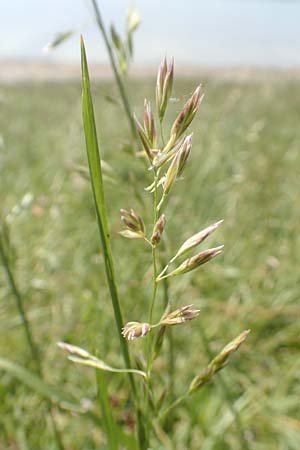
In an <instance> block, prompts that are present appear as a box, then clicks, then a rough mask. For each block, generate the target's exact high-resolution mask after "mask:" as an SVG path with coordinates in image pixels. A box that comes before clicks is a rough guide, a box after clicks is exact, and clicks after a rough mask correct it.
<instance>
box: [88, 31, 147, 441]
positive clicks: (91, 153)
mask: <svg viewBox="0 0 300 450" xmlns="http://www.w3.org/2000/svg"><path fill="white" fill-rule="evenodd" d="M81 67H82V115H83V125H84V132H85V140H86V149H87V157H88V164H89V171H90V176H91V185H92V191H93V196H94V203H95V209H96V216H97V222H98V229H99V233H100V239H101V244H102V250H103V255H104V263H105V271H106V277H107V282H108V287H109V292H110V296H111V301H112V305H113V310H114V317H115V323H116V327H117V334H118V336H119V341H120V347H121V352H122V355H123V359H124V363H125V366H126V368H127V369H130V368H131V361H130V356H129V351H128V345H127V341H126V340H125V339H124V338H123V336H122V335H121V330H122V327H123V324H124V322H123V317H122V312H121V307H120V301H119V295H118V290H117V285H116V279H115V273H114V265H113V257H112V252H111V245H110V233H109V228H108V221H107V211H106V204H105V198H104V189H103V182H102V169H101V159H100V151H99V145H98V139H97V131H96V123H95V116H94V108H93V101H92V96H91V91H90V79H89V71H88V65H87V59H86V52H85V47H84V43H83V39H82V38H81ZM128 377H129V382H130V386H131V390H132V393H133V397H134V400H135V406H136V415H137V424H138V435H139V443H140V448H141V449H144V448H146V447H145V446H144V439H145V438H144V427H143V424H142V417H141V413H140V411H139V409H138V407H137V403H136V402H137V395H138V393H137V389H136V385H135V381H134V378H133V375H132V373H128Z"/></svg>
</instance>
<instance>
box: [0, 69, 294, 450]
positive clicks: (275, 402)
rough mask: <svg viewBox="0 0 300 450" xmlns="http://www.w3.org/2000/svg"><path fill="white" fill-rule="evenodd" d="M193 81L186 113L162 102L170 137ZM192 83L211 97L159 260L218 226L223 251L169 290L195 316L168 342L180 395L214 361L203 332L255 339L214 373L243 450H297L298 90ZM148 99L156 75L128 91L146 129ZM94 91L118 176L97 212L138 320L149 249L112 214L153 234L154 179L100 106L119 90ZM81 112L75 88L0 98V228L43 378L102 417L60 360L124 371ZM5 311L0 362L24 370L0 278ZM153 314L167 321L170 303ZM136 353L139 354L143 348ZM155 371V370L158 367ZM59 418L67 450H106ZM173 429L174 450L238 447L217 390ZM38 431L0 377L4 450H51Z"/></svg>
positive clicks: (113, 385)
mask: <svg viewBox="0 0 300 450" xmlns="http://www.w3.org/2000/svg"><path fill="white" fill-rule="evenodd" d="M198 81H199V80H194V79H188V78H185V79H178V78H177V81H176V82H175V85H174V97H176V98H178V99H179V101H178V102H173V103H170V106H169V111H168V114H167V120H169V124H170V125H171V123H172V120H173V119H174V117H175V116H176V113H177V112H178V111H179V109H180V107H181V105H182V104H183V103H184V101H185V100H186V98H187V97H188V95H189V94H190V93H191V92H192V89H193V87H194V86H195V83H197V82H198ZM201 81H202V82H203V88H204V91H205V93H206V96H205V100H204V102H203V104H202V106H201V108H200V111H199V113H198V116H197V117H196V119H195V123H194V127H193V130H194V146H193V150H192V155H191V160H190V164H189V165H188V166H187V168H186V171H185V174H184V178H185V180H184V182H178V183H177V185H176V187H175V189H174V193H173V195H172V197H171V198H170V201H169V203H168V206H167V211H166V215H167V219H168V225H167V230H166V242H167V250H166V251H167V254H168V256H170V255H173V254H174V251H175V250H176V249H177V247H178V244H179V243H181V242H183V240H184V239H185V238H186V237H188V236H190V235H191V234H193V233H195V232H197V231H198V230H199V229H201V228H204V227H205V226H206V225H208V224H210V223H212V222H214V221H216V220H219V219H221V218H223V219H224V224H223V225H222V227H221V228H220V229H219V230H218V232H217V233H216V235H214V236H212V237H210V244H220V243H224V244H225V249H224V251H223V254H222V255H221V256H220V257H218V258H217V259H216V260H214V261H213V262H212V263H210V264H209V265H207V266H205V267H203V268H202V269H200V270H198V271H196V272H192V273H191V274H187V275H185V276H184V277H180V278H179V279H174V281H173V280H172V283H170V295H171V300H172V302H173V304H174V305H178V306H180V305H182V304H189V303H193V304H194V305H195V306H197V307H199V308H200V309H201V313H200V316H199V317H198V319H196V320H195V321H193V322H191V323H190V324H188V325H187V326H183V327H178V329H176V330H175V332H174V333H173V335H174V339H175V342H176V354H175V356H176V367H177V371H176V373H175V374H174V389H175V391H176V393H178V394H180V393H183V391H184V390H185V388H186V386H187V385H188V383H189V382H190V381H191V379H192V377H193V376H194V375H195V374H196V373H197V372H198V371H199V369H201V368H202V367H204V366H205V365H206V363H207V357H206V353H205V349H204V348H203V345H202V340H201V335H200V334H201V333H200V329H199V327H198V325H199V324H201V327H202V328H203V329H204V330H205V333H206V335H207V338H208V339H209V341H210V342H211V348H212V351H213V352H215V353H216V352H217V351H218V350H219V349H220V348H221V347H222V346H223V345H224V344H225V343H227V342H229V341H230V340H231V339H232V338H233V337H234V336H236V335H237V334H239V332H240V331H242V330H243V329H245V328H251V330H252V333H251V335H250V337H249V339H248V340H247V343H246V344H245V345H244V346H243V347H242V349H241V350H240V351H239V352H238V354H237V355H235V357H234V358H232V360H231V363H230V365H229V367H228V368H227V369H225V371H224V372H223V375H224V378H225V379H226V381H227V384H228V386H229V387H230V393H231V394H230V395H231V402H232V404H234V406H235V408H236V409H237V410H238V411H239V412H240V415H241V418H242V422H243V426H244V429H245V436H246V438H247V440H248V442H249V446H250V448H251V449H253V450H254V449H255V450H260V449H261V450H271V449H272V450H273V449H274V450H278V449H280V450H299V445H300V414H299V395H300V388H299V369H300V360H299V357H298V356H299V349H300V344H299V320H298V318H299V282H300V279H299V278H300V275H299V270H298V264H299V255H298V253H299V251H298V249H299V248H300V247H299V244H300V242H299V239H300V238H299V236H300V234H299V201H298V199H299V188H298V186H299V180H298V179H299V167H300V153H299V144H300V131H299V103H300V88H299V82H298V81H297V79H294V80H293V79H292V78H290V77H288V76H285V75H282V76H281V77H277V78H275V79H274V78H271V79H267V78H264V77H262V78H259V77H257V78H255V79H251V80H250V79H249V80H243V81H242V80H239V79H235V80H227V81H226V80H222V79H221V78H218V77H215V76H211V77H207V78H204V79H201ZM153 86H154V74H153V78H150V77H149V79H145V80H140V81H136V80H135V81H134V82H132V83H130V85H129V93H130V97H131V99H132V103H133V108H134V111H135V112H136V113H137V114H138V115H139V116H141V114H142V109H141V106H142V103H143V102H142V100H143V98H144V97H147V98H150V100H152V103H154V98H153V93H154V89H153ZM93 91H94V92H93V94H94V101H95V107H96V118H97V123H98V132H99V139H100V144H101V147H102V154H103V157H104V160H105V162H106V163H107V164H109V166H110V168H111V170H108V171H107V172H106V175H107V177H106V198H107V203H108V208H109V220H110V225H111V230H112V240H113V252H114V257H115V265H116V273H117V278H118V282H119V286H120V297H121V301H122V308H123V313H124V318H125V320H141V321H143V320H145V319H146V311H147V308H148V303H149V295H150V294H149V293H150V289H148V288H149V287H150V282H151V273H150V272H149V270H150V264H151V261H150V259H149V255H148V252H147V251H146V249H145V248H144V246H143V243H141V242H136V241H127V240H125V239H123V238H122V237H120V236H118V234H117V233H118V231H119V229H120V222H119V209H120V208H126V209H128V208H131V207H133V208H134V209H135V210H136V211H138V212H140V213H141V214H142V215H143V217H144V220H145V223H146V226H147V223H149V221H150V219H151V207H150V205H151V202H150V198H149V194H147V193H146V192H145V191H144V187H146V186H147V185H148V184H149V181H150V178H149V175H148V173H146V171H145V166H144V164H143V161H142V159H138V158H136V159H134V158H133V157H132V156H131V155H130V154H129V153H128V148H129V147H130V142H129V141H127V139H128V138H127V137H128V128H127V123H126V118H125V117H124V114H123V112H122V111H121V110H120V109H119V107H118V106H117V105H116V104H115V103H113V102H109V101H107V99H105V97H106V95H107V94H109V95H110V96H112V97H115V96H116V95H117V91H116V87H115V86H114V85H113V83H110V82H101V84H100V83H99V84H97V83H96V84H93ZM80 102H81V99H80V85H79V84H78V83H75V82H70V83H61V84H60V83H57V84H55V83H50V82H48V83H35V84H33V83H27V84H22V83H20V84H18V85H4V84H3V85H1V86H0V123H1V130H0V132H1V142H0V144H1V149H0V182H1V188H0V204H1V214H2V216H7V215H9V218H10V219H9V221H10V235H11V242H12V246H13V249H14V270H15V273H16V277H17V282H18V285H19V287H20V290H21V291H22V293H23V295H24V299H25V308H26V310H27V312H28V318H29V321H30V324H31V326H32V330H33V333H34V336H35V340H36V341H37V342H38V344H39V346H40V348H41V349H42V359H43V366H44V376H45V379H46V380H47V381H48V382H50V383H51V384H54V385H57V386H59V387H61V388H62V389H63V390H64V391H65V392H66V393H70V394H72V395H74V396H75V397H76V398H78V399H82V401H83V403H84V405H85V407H86V408H87V409H88V408H89V407H93V408H94V409H95V411H96V412H98V406H97V404H96V400H95V398H96V392H95V383H94V378H95V375H94V372H93V371H91V370H89V369H85V368H82V367H78V366H74V365H73V364H71V363H70V362H68V361H67V360H66V358H65V355H63V354H62V353H61V351H60V350H59V349H58V348H57V346H56V342H57V341H60V340H63V341H68V342H71V343H73V344H75V345H79V346H82V347H84V348H86V349H88V350H90V351H92V352H93V351H97V353H98V354H99V355H100V356H101V357H103V358H104V357H105V358H104V359H105V360H106V361H107V362H109V363H111V364H112V365H122V359H121V355H120V353H119V343H118V338H117V336H116V330H115V326H113V325H112V323H113V318H112V309H111V304H110V299H109V295H108V291H107V287H106V280H105V276H104V270H103V259H102V255H101V251H100V250H99V249H100V244H99V238H98V233H97V225H96V221H95V214H94V206H93V202H92V196H91V191H90V186H89V183H88V182H87V181H86V180H85V178H84V177H83V176H82V175H81V174H80V173H79V171H78V170H77V169H76V165H78V164H80V165H84V166H85V165H86V159H85V148H84V141H83V130H82V121H81V105H80ZM132 180H134V183H132ZM135 190H136V191H138V192H139V193H140V195H141V201H138V200H137V197H136V195H135V192H134V191H135ZM28 193H30V196H32V199H31V201H29V200H30V197H29V196H28ZM26 195H27V197H26V198H25V200H23V203H24V202H25V204H26V201H27V203H28V205H27V207H26V208H24V210H21V211H20V213H19V214H17V213H16V208H14V206H15V205H17V204H20V203H21V202H22V199H24V196H26ZM25 206H26V205H25ZM21 209H22V208H21ZM12 210H13V212H11V211H12ZM0 297H1V303H0V335H1V337H0V355H1V357H5V358H9V359H11V360H13V361H15V362H17V363H19V364H20V365H22V366H25V367H27V368H32V363H31V358H30V354H29V352H28V349H27V347H26V343H25V342H24V335H23V329H22V327H21V323H20V318H19V317H18V314H17V311H16V308H15V304H14V301H13V298H12V295H11V292H10V289H9V287H8V285H7V280H6V278H5V273H4V272H3V271H2V270H1V271H0ZM158 300H161V304H162V309H163V298H162V297H161V298H159V299H158ZM131 347H132V349H133V351H134V352H135V353H136V354H140V352H141V349H142V346H141V343H140V342H138V341H137V342H134V343H132V344H131ZM164 352H165V353H167V352H168V347H167V343H166V344H165V346H164ZM164 364H165V360H164V358H159V359H158V360H157V362H156V367H157V368H158V369H160V368H163V365H164ZM156 373H157V375H156V376H157V377H159V378H157V379H158V381H159V383H158V384H159V385H160V386H165V387H168V379H164V378H163V375H162V374H163V371H162V370H158V371H157V372H156ZM107 379H109V391H110V393H111V395H112V402H113V405H114V409H115V415H116V418H117V420H118V421H119V422H120V423H121V424H124V425H125V428H126V430H127V431H128V432H130V429H131V428H132V418H131V416H130V411H131V409H130V403H128V391H127V389H128V387H127V379H126V378H125V376H124V377H123V376H121V375H120V376H119V375H116V376H111V377H109V378H108V377H107ZM91 405H92V406H91ZM54 414H55V417H56V419H57V423H58V426H59V429H60V431H61V434H62V436H63V440H64V443H65V446H66V448H67V449H86V450H87V449H105V448H106V447H105V437H104V436H103V434H102V433H101V428H100V427H99V426H95V424H94V423H93V422H92V421H90V420H85V417H86V415H85V414H78V413H76V412H73V413H70V412H69V411H64V410H61V409H59V408H56V409H55V411H54ZM175 419H176V443H177V448H178V450H180V449H183V448H188V449H195V450H196V449H197V450H198V449H199V448H201V450H226V449H239V448H240V447H239V443H238V439H237V432H236V429H235V426H234V423H233V420H232V417H231V414H230V411H229V410H228V406H227V405H226V402H225V401H224V397H223V394H222V392H221V390H220V387H219V384H218V378H216V380H215V382H214V383H213V384H211V385H209V386H207V387H205V388H204V389H203V390H201V391H200V392H199V393H198V394H197V395H196V396H195V397H193V398H192V399H190V401H188V402H187V403H185V404H183V405H182V406H181V407H180V408H179V409H178V410H177V412H176V417H175ZM47 420H48V419H47V407H46V404H45V402H44V401H42V400H41V398H40V396H39V395H37V394H36V393H35V392H34V391H33V390H31V389H29V388H28V387H26V386H25V385H23V384H22V383H21V382H20V381H18V380H17V379H15V378H14V377H13V376H11V375H10V374H9V373H6V372H5V371H1V370H0V436H1V438H0V448H3V449H22V450H23V449H26V448H27V449H35V448H36V449H37V448H47V449H52V448H53V449H54V448H55V445H54V443H52V441H53V439H52V434H51V427H50V426H45V424H46V422H47ZM157 448H159V447H157ZM161 448H162V447H161Z"/></svg>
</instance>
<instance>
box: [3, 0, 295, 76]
mask: <svg viewBox="0 0 300 450" xmlns="http://www.w3.org/2000/svg"><path fill="white" fill-rule="evenodd" d="M98 4H99V6H100V9H101V11H102V15H103V19H104V21H105V23H106V24H107V25H109V24H110V23H111V22H112V21H113V22H114V23H115V24H116V27H117V29H118V30H119V31H122V30H123V28H124V19H125V11H126V8H127V6H128V5H129V4H134V6H135V7H136V8H137V9H138V10H139V12H140V14H141V16H142V24H141V27H140V29H139V30H138V32H137V33H136V39H135V50H136V52H135V61H136V62H137V63H138V64H142V63H148V64H152V63H155V64H156V63H157V62H158V61H159V60H160V59H161V57H162V56H163V55H165V54H167V55H173V56H174V57H175V59H176V61H177V62H179V63H188V64H195V65H209V66H232V65H259V66H281V67H291V66H300V0H299V1H297V0H294V1H292V0H281V1H280V0H273V1H272V0H135V1H134V2H132V1H130V0H98ZM0 11H1V19H0V20H1V21H0V59H4V58H12V59H18V58H19V59H20V58H21V59H35V60H36V59H38V60H44V61H47V60H49V61H66V62H78V60H79V44H78V42H79V37H78V35H76V36H74V37H73V38H71V40H70V41H68V42H67V43H65V44H64V45H62V46H61V47H60V48H59V49H57V50H55V51H53V52H52V53H50V54H47V55H45V54H43V53H42V51H41V49H42V48H43V46H44V45H45V44H46V43H47V42H48V41H49V40H51V38H52V37H53V35H54V34H55V32H59V31H64V30H68V29H76V30H78V32H82V33H83V35H84V37H85V41H86V47H87V52H88V57H89V61H90V62H106V61H107V59H106V52H105V49H104V47H103V44H102V42H101V37H100V36H99V34H98V30H97V29H96V27H95V26H94V25H93V23H92V20H91V17H92V14H91V10H90V0H13V1H12V0H0Z"/></svg>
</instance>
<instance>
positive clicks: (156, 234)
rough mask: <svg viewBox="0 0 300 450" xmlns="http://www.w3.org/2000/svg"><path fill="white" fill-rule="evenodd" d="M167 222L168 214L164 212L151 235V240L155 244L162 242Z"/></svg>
mask: <svg viewBox="0 0 300 450" xmlns="http://www.w3.org/2000/svg"><path fill="white" fill-rule="evenodd" d="M166 222H167V220H166V216H165V215H164V214H162V215H161V216H160V218H159V219H158V221H157V222H156V224H155V226H154V230H153V234H152V237H151V242H152V244H153V245H157V244H158V243H159V242H160V240H161V236H162V234H163V231H164V229H165V226H166Z"/></svg>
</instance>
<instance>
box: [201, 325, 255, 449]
mask: <svg viewBox="0 0 300 450" xmlns="http://www.w3.org/2000/svg"><path fill="white" fill-rule="evenodd" d="M198 329H199V331H200V336H201V340H202V344H203V347H204V350H205V352H206V355H207V357H208V359H209V360H212V359H213V357H214V355H213V352H212V351H211V348H210V345H209V341H208V338H207V336H206V333H205V330H204V328H203V327H202V324H201V321H199V324H198ZM215 383H217V384H218V383H219V386H220V388H221V391H222V394H223V397H224V399H225V401H226V403H227V406H228V409H229V410H230V412H231V414H232V417H233V420H234V423H235V426H236V430H237V433H238V439H239V442H240V447H241V448H243V449H244V450H249V445H248V442H247V440H246V438H245V433H244V428H243V423H242V420H241V417H240V414H239V413H238V411H237V410H236V409H235V407H234V406H233V404H232V400H231V394H230V390H229V387H228V386H227V383H226V381H225V379H224V377H223V376H222V374H221V373H218V377H217V378H216V380H215Z"/></svg>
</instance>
